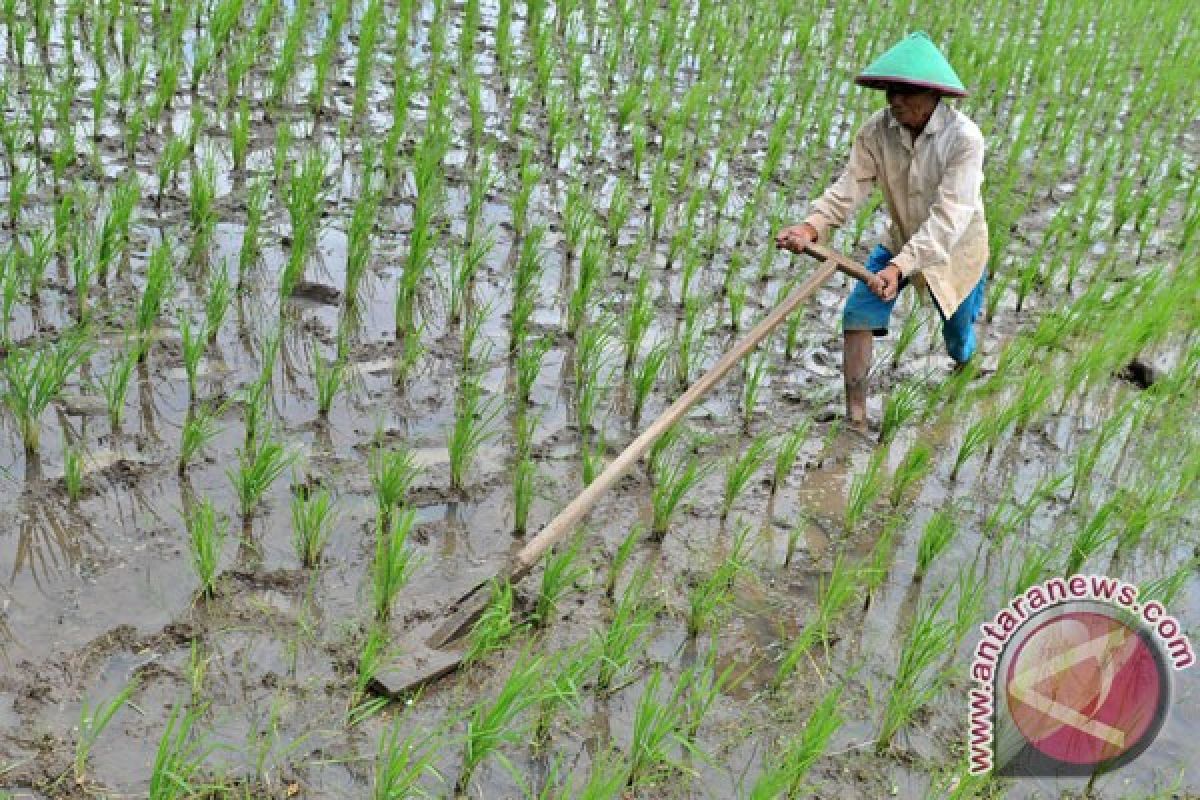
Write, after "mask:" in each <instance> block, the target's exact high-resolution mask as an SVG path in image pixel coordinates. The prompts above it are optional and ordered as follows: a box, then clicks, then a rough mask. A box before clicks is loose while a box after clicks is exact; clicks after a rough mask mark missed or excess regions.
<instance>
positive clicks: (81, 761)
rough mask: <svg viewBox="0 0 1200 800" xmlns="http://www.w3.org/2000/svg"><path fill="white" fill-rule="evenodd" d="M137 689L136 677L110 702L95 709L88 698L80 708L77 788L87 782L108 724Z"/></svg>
mask: <svg viewBox="0 0 1200 800" xmlns="http://www.w3.org/2000/svg"><path fill="white" fill-rule="evenodd" d="M137 688H138V682H137V678H136V677H135V678H134V679H133V680H131V681H130V682H129V683H127V684H125V687H124V688H122V689H121V691H119V692H117V694H116V695H114V696H113V697H112V698H111V699H110V700H108V702H105V703H100V705H98V706H96V707H95V708H93V707H92V705H91V704H90V703H88V701H87V698H86V697H85V698H84V700H83V703H82V705H81V706H80V707H79V734H78V736H77V737H76V739H75V760H74V763H73V768H74V774H75V785H76V786H82V785H84V784H85V783H86V782H87V765H88V759H89V758H90V757H91V754H92V750H93V749H95V747H96V742H98V741H99V740H100V735H101V734H102V733H104V729H105V728H107V727H108V724H109V723H110V722H112V718H113V717H114V716H116V714H117V712H118V711H120V710H121V709H122V708H124V706H125V704H126V703H128V702H129V699H130V698H131V697H133V693H134V692H135V691H137Z"/></svg>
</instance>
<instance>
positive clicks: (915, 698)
mask: <svg viewBox="0 0 1200 800" xmlns="http://www.w3.org/2000/svg"><path fill="white" fill-rule="evenodd" d="M948 596H949V593H946V594H943V595H942V596H941V597H940V598H939V599H938V600H936V601H934V602H932V603H926V604H924V606H923V607H922V608H921V609H920V610H918V611H917V616H916V619H915V620H914V622H913V627H912V630H911V631H910V632H909V635H908V638H907V640H906V641H905V643H904V649H903V650H901V651H900V661H899V663H898V664H897V665H896V677H895V680H894V681H893V682H892V685H891V689H890V691H889V692H888V695H887V704H886V705H885V707H884V711H883V720H882V723H881V724H880V729H879V738H878V739H876V741H875V749H876V752H880V753H882V752H884V751H886V750H887V749H888V748H889V747H891V744H892V740H893V739H894V738H895V736H896V733H897V732H899V730H900V729H901V728H903V727H904V726H905V725H907V724H908V723H909V722H910V721H911V720H912V718H913V715H914V714H916V712H917V711H918V710H920V709H921V708H922V707H923V706H924V705H925V704H926V703H928V702H929V701H930V700H931V699H932V698H933V697H934V696H935V695H936V694H937V693H938V691H940V690H941V687H942V683H943V678H942V676H941V675H939V674H933V675H930V674H929V669H930V667H932V666H933V664H934V663H935V662H936V661H937V659H938V658H941V657H942V656H945V655H946V654H947V652H949V651H950V650H951V649H952V647H953V645H954V623H953V622H952V621H950V620H939V619H938V618H937V616H938V614H939V613H940V612H941V608H942V604H943V603H944V602H945V600H946V597H948Z"/></svg>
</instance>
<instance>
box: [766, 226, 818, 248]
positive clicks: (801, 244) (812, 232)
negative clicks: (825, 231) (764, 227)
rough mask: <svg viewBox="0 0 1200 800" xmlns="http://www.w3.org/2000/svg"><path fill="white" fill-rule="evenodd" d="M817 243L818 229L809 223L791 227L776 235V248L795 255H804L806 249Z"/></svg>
mask: <svg viewBox="0 0 1200 800" xmlns="http://www.w3.org/2000/svg"><path fill="white" fill-rule="evenodd" d="M815 241H817V229H816V228H814V227H813V226H812V225H809V224H808V223H807V222H801V223H800V224H799V225H789V226H788V227H786V228H784V229H783V230H781V231H780V232H779V233H777V234H776V235H775V246H776V247H778V248H781V249H783V250H791V251H792V252H793V253H803V252H804V248H805V247H807V246H808V245H810V244H812V243H813V242H815Z"/></svg>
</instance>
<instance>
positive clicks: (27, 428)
mask: <svg viewBox="0 0 1200 800" xmlns="http://www.w3.org/2000/svg"><path fill="white" fill-rule="evenodd" d="M86 357H87V345H86V344H85V340H84V338H83V336H82V335H80V334H78V333H73V334H66V335H64V336H62V337H61V338H60V339H59V340H58V341H57V342H55V343H53V344H48V345H42V346H40V347H36V348H35V347H22V348H19V349H16V350H12V351H11V352H9V354H8V356H7V357H6V358H5V359H4V361H3V363H2V364H0V372H2V373H3V375H4V384H5V385H4V391H3V394H0V402H3V403H4V405H5V407H6V408H8V410H9V412H10V413H11V414H12V415H13V417H14V418H15V419H16V422H17V430H18V432H19V433H20V435H21V441H22V443H24V445H25V452H26V453H36V452H38V448H39V445H40V438H41V417H42V412H43V411H45V410H46V406H48V405H49V404H50V401H52V400H54V398H56V397H57V396H58V394H59V392H60V391H61V390H62V387H63V385H64V384H65V383H66V381H67V378H69V377H70V375H71V373H73V372H74V371H75V369H76V368H77V367H78V366H79V365H80V364H81V363H82V362H83V360H84V359H85V358H86Z"/></svg>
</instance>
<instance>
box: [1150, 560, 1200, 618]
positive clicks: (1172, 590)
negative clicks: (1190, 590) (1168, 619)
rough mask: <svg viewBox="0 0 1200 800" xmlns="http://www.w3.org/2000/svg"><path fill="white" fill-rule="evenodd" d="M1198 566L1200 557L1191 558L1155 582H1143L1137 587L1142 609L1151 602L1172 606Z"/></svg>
mask: <svg viewBox="0 0 1200 800" xmlns="http://www.w3.org/2000/svg"><path fill="white" fill-rule="evenodd" d="M1198 566H1200V557H1193V558H1190V559H1188V560H1187V561H1185V562H1183V563H1182V564H1181V565H1179V567H1178V568H1177V569H1176V570H1175V571H1174V572H1172V573H1170V574H1168V575H1164V576H1163V577H1161V578H1158V579H1156V580H1150V581H1145V582H1143V583H1142V584H1141V585H1140V586H1139V587H1138V588H1139V591H1138V599H1139V602H1140V603H1141V604H1142V607H1143V608H1145V606H1146V604H1147V603H1151V602H1158V603H1160V604H1162V605H1163V606H1170V605H1172V604H1173V603H1174V602H1175V598H1176V597H1178V596H1179V593H1180V592H1181V591H1183V589H1184V587H1185V586H1186V585H1187V582H1188V581H1189V580H1190V579H1191V577H1192V575H1193V574H1194V573H1195V570H1196V568H1197V567H1198Z"/></svg>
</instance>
